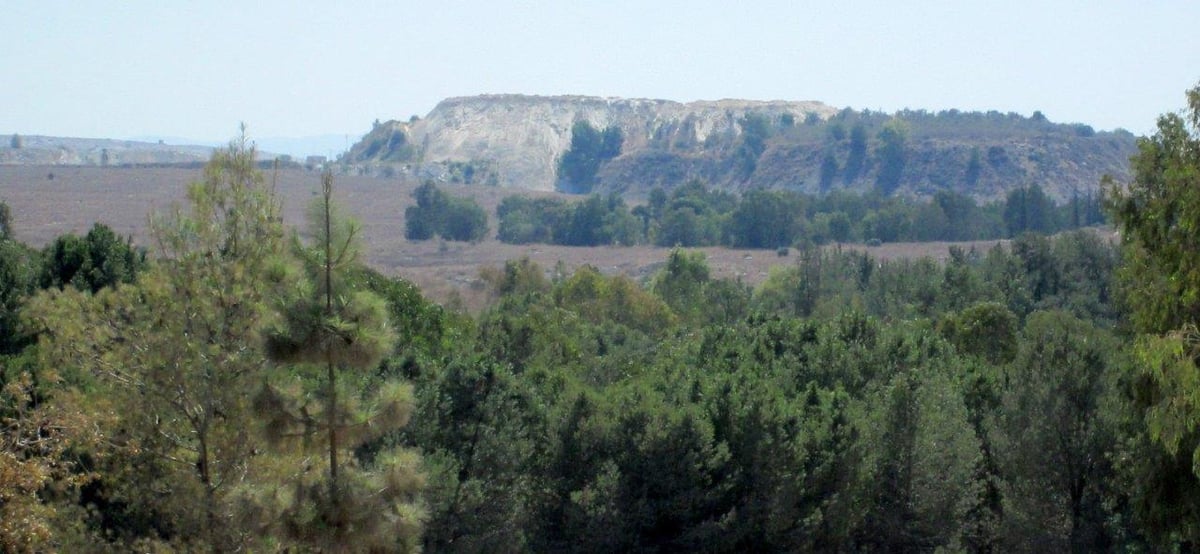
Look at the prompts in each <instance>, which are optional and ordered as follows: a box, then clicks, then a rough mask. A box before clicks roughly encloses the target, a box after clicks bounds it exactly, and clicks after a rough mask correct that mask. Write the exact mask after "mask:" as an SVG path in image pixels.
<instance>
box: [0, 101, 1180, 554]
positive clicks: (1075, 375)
mask: <svg viewBox="0 0 1200 554" xmlns="http://www.w3.org/2000/svg"><path fill="white" fill-rule="evenodd" d="M1188 103H1189V110H1188V111H1187V112H1186V114H1184V115H1177V114H1168V115H1165V116H1163V117H1162V118H1161V119H1160V120H1159V128H1158V132H1157V133H1156V134H1155V135H1153V136H1151V137H1149V138H1146V139H1143V140H1142V141H1141V142H1140V144H1139V153H1138V155H1137V156H1136V157H1135V158H1134V160H1133V169H1134V178H1133V180H1132V181H1131V182H1129V183H1110V184H1109V185H1108V189H1107V190H1108V201H1107V202H1108V206H1109V208H1110V213H1111V215H1112V217H1113V220H1114V222H1115V224H1116V226H1117V227H1118V228H1119V230H1120V231H1121V236H1122V237H1123V238H1122V241H1123V242H1122V243H1121V244H1119V245H1118V244H1113V243H1111V242H1109V241H1108V240H1106V239H1105V238H1103V237H1102V236H1101V235H1099V234H1097V233H1094V232H1092V231H1087V230H1081V231H1072V232H1065V233H1059V234H1057V235H1046V234H1039V233H1021V234H1019V235H1018V236H1017V237H1016V238H1015V239H1014V240H1013V241H1012V242H1011V244H1010V245H1008V246H997V247H995V248H992V249H990V250H987V251H974V250H962V249H956V250H954V251H953V252H952V255H951V256H950V257H949V259H948V260H946V261H945V262H944V263H939V262H936V261H933V260H929V259H921V260H900V261H883V260H877V259H872V258H871V257H870V256H867V255H864V254H862V253H858V252H851V251H842V250H839V249H837V248H817V247H806V248H802V249H800V251H799V253H798V254H797V255H796V256H794V257H793V258H791V259H790V260H789V263H788V264H787V265H784V266H782V267H780V268H779V269H778V270H776V272H774V273H772V274H771V275H770V276H769V278H768V279H767V280H766V281H765V282H764V283H763V284H762V285H760V286H758V287H756V288H753V289H751V288H749V287H747V286H746V285H744V284H742V283H740V282H737V281H731V280H724V279H717V278H714V277H713V276H712V275H710V273H709V270H708V267H707V265H706V263H705V259H704V257H703V255H702V254H700V253H695V252H689V251H688V250H685V249H682V248H677V249H675V250H672V251H671V252H670V254H669V255H668V257H667V259H666V260H665V264H664V267H663V269H662V270H661V271H660V272H659V273H658V274H657V275H655V276H654V277H653V278H652V279H650V280H649V281H648V282H646V283H637V282H634V281H632V280H630V279H628V278H626V277H622V276H607V275H603V274H601V273H600V272H599V271H597V270H596V269H594V268H590V267H586V266H585V267H583V268H581V269H579V270H578V271H576V272H574V273H573V274H570V275H561V274H558V273H557V272H556V273H555V276H554V277H553V278H548V277H547V271H546V268H540V267H538V266H536V265H535V264H533V263H531V262H529V261H528V260H512V261H510V262H508V263H507V264H506V265H505V266H504V267H503V268H501V269H497V270H495V271H492V272H488V273H487V274H486V277H487V280H488V282H489V283H490V286H491V288H492V291H493V294H494V299H493V302H492V304H491V306H490V307H489V308H487V309H486V310H484V311H483V312H482V313H480V314H478V315H471V314H463V313H456V312H453V311H449V310H447V309H444V308H442V307H441V306H438V305H436V304H434V303H431V302H430V301H428V300H427V299H425V298H424V297H423V296H422V295H421V292H420V291H419V290H417V289H416V288H415V287H414V286H412V285H411V284H409V283H408V282H406V281H404V280H402V279H397V278H389V277H386V276H383V275H381V274H379V273H377V272H375V271H373V270H371V269H370V268H367V267H365V266H363V265H362V264H361V263H359V262H358V261H357V256H356V252H357V250H356V248H357V247H356V244H357V242H356V237H357V233H358V227H357V226H356V225H355V224H354V223H353V221H352V220H351V219H349V218H347V217H344V216H342V215H341V214H339V213H338V212H337V210H336V206H333V205H332V204H331V200H330V198H331V196H332V195H331V190H332V187H333V186H335V185H334V183H333V179H332V176H329V175H326V176H325V177H323V180H322V182H321V190H322V191H323V194H321V195H319V197H318V198H317V202H316V203H315V204H314V206H313V211H312V215H311V216H310V221H309V227H308V228H307V231H305V232H302V233H299V234H293V233H289V232H288V231H286V229H285V227H284V226H283V222H282V221H281V219H280V217H279V205H278V201H277V199H275V198H274V197H273V196H272V193H271V188H270V187H268V186H265V184H264V178H263V176H262V174H261V173H260V172H259V170H258V169H257V168H256V166H255V165H254V164H253V155H254V153H253V150H252V149H249V148H247V147H246V144H245V142H244V141H240V142H235V143H233V144H232V145H231V146H230V148H229V149H227V150H225V151H222V152H220V153H218V154H216V155H215V156H214V158H213V160H212V161H211V162H210V164H209V166H208V167H207V169H206V172H205V176H204V178H203V179H202V180H200V181H198V182H196V183H194V184H192V185H191V186H190V187H189V189H188V191H187V199H188V201H187V203H186V204H185V205H182V206H179V207H177V208H176V209H174V210H172V211H169V212H167V213H164V214H160V215H159V216H158V217H156V218H155V219H154V220H153V224H152V229H153V233H152V234H153V237H154V239H155V240H154V242H153V244H154V250H152V251H150V252H143V251H141V250H140V249H138V248H137V247H135V246H134V245H132V244H131V243H130V242H129V241H125V240H121V239H120V238H119V237H117V236H116V235H115V234H114V233H113V232H112V231H111V229H108V228H106V227H104V226H101V225H97V226H95V227H94V228H93V229H92V230H91V231H90V232H89V233H88V234H87V235H86V236H85V237H78V236H72V235H68V236H64V237H61V238H60V239H59V240H57V241H54V242H53V243H52V244H51V245H49V246H47V247H46V248H45V249H43V250H40V251H39V250H35V249H32V248H30V247H28V246H26V245H24V244H22V243H21V242H20V241H19V239H20V237H17V236H13V233H12V225H11V222H12V220H14V219H19V218H20V217H21V214H20V213H9V210H8V209H7V208H6V207H3V205H0V283H2V285H3V286H2V287H0V339H2V342H0V354H2V355H3V357H2V358H0V361H2V363H3V373H2V385H3V387H2V389H0V424H2V425H3V428H4V431H3V434H2V435H0V549H3V550H5V551H14V552H22V551H30V552H36V551H139V552H141V551H147V552H149V551H154V552H167V551H180V552H188V551H219V552H232V551H300V552H308V551H314V552H315V551H321V552H331V551H332V552H336V551H355V552H360V551H361V552H367V551H372V552H376V551H377V552H386V551H408V552H411V551H417V550H424V551H429V552H563V551H581V552H676V551H704V552H733V551H748V552H794V551H878V552H884V551H886V552H893V551H904V552H907V551H935V550H939V549H940V550H943V551H987V552H1010V551H1016V552H1056V551H1087V552H1091V551H1132V552H1137V551H1179V552H1186V551H1192V550H1194V549H1195V548H1196V547H1197V544H1198V541H1200V504H1198V503H1197V502H1196V498H1197V497H1198V496H1197V495H1198V494H1200V462H1198V461H1197V460H1200V447H1198V446H1197V445H1198V444H1200V416H1198V415H1197V408H1196V407H1197V406H1200V381H1198V380H1197V375H1200V373H1198V372H1197V363H1198V361H1200V355H1198V352H1200V350H1198V347H1197V345H1198V344H1200V338H1198V337H1200V331H1198V330H1197V324H1198V322H1200V279H1198V278H1197V275H1200V245H1197V244H1196V241H1197V240H1198V239H1197V235H1196V233H1195V229H1196V227H1197V226H1198V225H1200V209H1198V208H1197V206H1200V186H1197V178H1198V177H1197V176H1198V175H1200V87H1197V88H1196V89H1193V90H1192V91H1190V92H1189V93H1188ZM695 193H696V194H703V193H704V189H703V187H701V188H700V189H698V190H696V191H695ZM426 194H429V195H431V198H432V199H433V200H437V201H441V200H444V199H441V200H439V198H440V197H437V195H436V194H434V193H433V191H426ZM595 198H596V199H597V200H588V201H585V202H584V203H581V204H580V206H586V205H588V203H596V204H597V205H598V207H596V208H595V209H596V210H602V209H607V208H609V207H610V206H612V205H613V203H614V202H617V203H619V201H615V200H613V199H605V198H601V197H595ZM669 200H670V199H667V201H665V202H664V203H663V206H664V207H665V206H667V205H669ZM707 201H708V200H706V202H707ZM714 201H717V202H719V201H728V202H730V203H731V204H733V205H734V207H732V208H730V210H729V212H728V213H732V212H733V211H735V210H736V209H738V208H739V207H741V205H743V204H745V203H746V202H747V200H746V199H745V198H743V199H741V200H740V201H739V202H734V201H733V200H732V199H727V200H720V199H717V200H714ZM812 201H820V200H812ZM435 203H436V202H435ZM589 209H592V208H589ZM733 219H734V218H733V217H732V216H731V217H730V220H733ZM630 220H631V221H632V222H633V223H634V224H635V225H633V226H632V227H631V228H632V229H633V230H634V231H639V230H641V231H643V232H644V224H643V226H639V225H638V224H639V223H641V222H640V221H639V220H638V219H637V218H636V216H634V215H633V214H632V212H630ZM773 245H774V244H767V246H773Z"/></svg>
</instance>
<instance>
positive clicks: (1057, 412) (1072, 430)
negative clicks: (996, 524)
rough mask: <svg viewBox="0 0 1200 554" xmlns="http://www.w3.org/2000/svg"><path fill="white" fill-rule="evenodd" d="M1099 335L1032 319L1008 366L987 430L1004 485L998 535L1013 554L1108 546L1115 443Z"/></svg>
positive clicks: (1065, 319)
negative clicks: (992, 431)
mask: <svg viewBox="0 0 1200 554" xmlns="http://www.w3.org/2000/svg"><path fill="white" fill-rule="evenodd" d="M1115 351H1116V346H1115V344H1114V342H1113V340H1112V338H1111V337H1110V336H1108V335H1107V333H1105V332H1103V331H1101V330H1099V329H1096V328H1095V327H1094V326H1092V325H1091V324H1089V323H1087V322H1085V321H1081V320H1079V319H1077V318H1075V317H1073V316H1071V315H1069V314H1065V313H1062V312H1037V313H1035V314H1033V315H1031V316H1030V317H1029V319H1028V321H1027V322H1026V324H1025V329H1024V330H1023V332H1022V338H1021V351H1020V353H1019V354H1018V356H1017V358H1016V360H1015V361H1014V363H1013V364H1012V365H1010V366H1008V368H1007V371H1006V374H1005V379H1004V382H1005V383H1007V387H1006V390H1005V391H1004V393H1003V395H1002V406H1001V409H1000V410H999V411H998V415H997V420H996V422H995V425H996V426H997V429H996V435H995V436H996V452H997V455H998V459H999V461H1000V466H1001V469H1002V471H1003V473H1004V475H1005V476H1006V479H1005V487H1004V496H1005V518H1004V523H1003V527H1004V529H1003V531H1002V532H1003V533H1004V534H1005V535H1006V539H1005V540H1006V541H1007V542H1008V544H1009V545H1010V546H1012V547H1014V548H1015V549H1018V550H1031V549H1040V548H1051V549H1053V550H1059V551H1066V550H1070V551H1074V552H1085V551H1096V550H1099V549H1103V548H1105V545H1107V544H1111V540H1112V539H1111V537H1110V536H1109V534H1110V532H1111V530H1110V529H1106V527H1107V525H1108V524H1109V522H1110V521H1111V519H1112V518H1113V514H1112V513H1111V510H1112V507H1111V505H1110V504H1108V503H1107V502H1106V498H1105V496H1106V493H1107V491H1106V490H1105V489H1106V486H1107V485H1106V482H1107V481H1109V480H1111V478H1112V477H1111V472H1112V470H1111V467H1110V466H1109V464H1108V461H1107V459H1106V456H1105V451H1106V449H1108V448H1111V445H1112V444H1113V442H1114V437H1113V431H1114V429H1113V418H1112V416H1111V414H1112V408H1113V407H1114V406H1113V405H1112V404H1111V402H1112V400H1111V392H1110V390H1111V389H1110V387H1111V385H1110V383H1111V382H1112V380H1111V378H1110V375H1109V372H1110V369H1109V368H1110V366H1111V364H1112V360H1113V359H1114V352H1115Z"/></svg>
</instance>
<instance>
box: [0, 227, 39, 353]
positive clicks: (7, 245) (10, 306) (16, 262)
mask: <svg viewBox="0 0 1200 554" xmlns="http://www.w3.org/2000/svg"><path fill="white" fill-rule="evenodd" d="M36 265H37V252H35V251H33V250H32V249H30V248H29V247H27V246H25V245H24V244H21V243H19V242H17V241H16V240H13V239H11V238H8V237H0V355H3V354H15V353H17V352H19V351H20V350H21V349H22V348H24V346H25V345H26V344H27V343H28V342H29V340H30V339H29V337H27V336H26V334H25V333H24V332H22V330H21V325H20V313H21V309H22V307H23V306H24V304H25V298H26V296H27V295H29V294H32V293H33V292H34V290H35V287H36V285H37V275H36V272H35V266H36Z"/></svg>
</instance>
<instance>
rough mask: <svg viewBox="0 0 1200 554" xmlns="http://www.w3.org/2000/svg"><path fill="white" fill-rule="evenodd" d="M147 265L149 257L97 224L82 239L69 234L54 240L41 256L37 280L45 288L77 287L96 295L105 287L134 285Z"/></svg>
mask: <svg viewBox="0 0 1200 554" xmlns="http://www.w3.org/2000/svg"><path fill="white" fill-rule="evenodd" d="M145 265H146V253H145V252H144V251H139V250H138V249H136V248H134V247H133V244H132V240H131V239H126V240H124V241H122V240H120V239H119V238H118V237H117V235H116V233H114V232H113V230H112V229H110V228H109V227H108V226H106V225H104V224H101V223H97V224H95V225H93V226H92V229H91V230H90V231H88V233H87V235H86V236H84V237H83V238H80V237H78V236H76V235H75V234H67V235H62V236H60V237H58V238H57V239H54V242H53V243H52V244H50V245H48V246H47V247H46V249H45V250H44V251H43V252H42V269H41V273H40V275H39V276H38V282H39V285H40V286H41V287H42V288H50V287H57V288H60V289H61V288H63V287H66V286H74V287H75V288H78V289H80V290H86V291H89V292H93V293H94V292H97V291H99V290H100V289H102V288H104V287H115V286H117V285H118V284H120V283H132V282H133V280H134V277H135V276H136V275H137V273H138V272H139V271H140V270H141V269H142V268H144V267H145Z"/></svg>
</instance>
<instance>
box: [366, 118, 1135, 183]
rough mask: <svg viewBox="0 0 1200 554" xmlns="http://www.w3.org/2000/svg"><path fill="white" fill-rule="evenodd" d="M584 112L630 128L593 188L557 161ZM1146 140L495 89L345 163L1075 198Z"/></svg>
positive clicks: (398, 126) (598, 165)
mask: <svg viewBox="0 0 1200 554" xmlns="http://www.w3.org/2000/svg"><path fill="white" fill-rule="evenodd" d="M579 122H584V123H586V124H587V126H588V127H590V128H591V129H592V130H593V131H595V132H596V133H600V132H602V131H603V130H604V129H616V130H619V131H620V136H621V138H622V139H623V140H622V141H621V142H620V149H619V153H616V155H615V156H607V157H602V158H601V159H599V160H590V161H589V160H588V159H587V156H583V157H582V159H584V160H585V162H587V163H590V164H591V166H594V167H590V166H589V167H588V168H587V171H586V173H587V177H588V179H587V183H585V184H584V185H582V186H581V185H580V184H579V183H571V182H569V179H568V178H567V177H569V176H564V175H560V174H559V171H558V169H559V164H560V161H561V160H562V159H563V156H564V154H566V153H567V152H569V151H571V147H572V144H571V143H572V134H573V133H572V130H573V127H575V126H576V124H577V123H579ZM596 136H599V135H596ZM1135 149H1136V138H1135V137H1134V136H1133V135H1132V134H1131V133H1128V132H1125V131H1116V132H1096V131H1095V130H1093V129H1092V128H1091V127H1089V126H1087V125H1083V124H1056V123H1052V122H1050V121H1048V120H1047V119H1046V118H1045V117H1043V116H1042V115H1041V114H1040V113H1035V114H1034V115H1033V116H1032V117H1023V116H1021V115H1018V114H1011V113H1010V114H1004V113H1000V112H987V113H978V112H971V113H968V112H959V111H956V110H950V111H944V112H938V113H930V112H925V111H903V112H899V113H895V114H887V113H882V112H870V111H854V110H850V109H841V110H839V109H837V108H834V107H832V106H828V105H826V104H822V103H820V102H785V101H772V102H760V101H749V100H720V101H713V102H692V103H687V104H682V103H678V102H671V101H666V100H644V99H620V98H598V97H588V96H554V97H541V96H523V95H484V96H474V97H463V98H451V99H447V100H444V101H443V102H441V103H440V104H438V105H437V107H435V108H434V109H433V111H431V112H430V113H429V115H427V116H426V117H425V118H423V119H420V118H413V119H411V120H409V121H388V122H384V123H378V122H377V123H376V124H375V125H374V127H373V128H372V130H371V131H370V132H369V133H367V135H366V136H364V137H363V138H362V139H361V140H360V141H359V142H358V143H356V144H355V145H353V146H352V147H351V148H350V150H349V152H347V154H346V155H345V157H344V158H343V161H347V162H349V163H353V164H358V165H360V166H361V167H362V168H364V169H365V170H368V171H385V172H397V171H398V172H402V173H406V174H408V175H411V176H413V177H416V178H419V179H434V180H442V181H450V182H465V183H478V184H492V185H499V186H505V187H521V188H528V189H534V190H552V189H555V188H559V189H572V190H580V189H582V190H583V191H588V190H593V191H600V192H608V191H612V192H621V193H627V194H632V195H635V196H636V195H642V194H644V193H645V192H646V191H647V190H649V188H651V187H654V186H662V187H664V188H667V189H670V188H673V187H675V186H678V185H680V184H683V183H686V182H687V181H690V180H692V179H699V180H701V181H703V182H705V183H708V184H710V185H712V186H715V187H718V188H721V189H725V190H731V191H741V190H746V189H750V188H759V187H766V188H782V189H793V190H799V191H804V192H808V193H818V192H822V191H824V190H832V189H841V188H845V189H851V190H858V191H868V190H879V191H881V192H883V193H885V194H898V195H908V196H928V195H931V194H932V193H933V192H936V191H938V190H954V191H956V192H961V193H964V194H967V195H970V196H972V197H974V198H977V199H980V200H991V199H997V198H1001V197H1003V196H1004V195H1005V194H1006V192H1007V191H1009V190H1011V189H1013V188H1017V187H1020V186H1024V185H1029V184H1038V185H1041V186H1042V187H1043V189H1045V190H1046V192H1047V193H1048V194H1049V195H1050V196H1052V197H1054V198H1056V199H1058V200H1064V199H1067V198H1069V197H1070V196H1071V195H1073V194H1075V193H1080V194H1083V193H1088V192H1094V191H1096V190H1097V189H1098V188H1099V183H1100V179H1101V178H1102V177H1103V176H1104V175H1105V174H1111V175H1113V176H1114V177H1116V178H1118V179H1123V178H1126V177H1127V176H1128V172H1129V169H1128V159H1129V156H1130V155H1132V154H1133V153H1134V151H1135ZM580 158H581V157H580V156H574V157H572V158H570V159H571V160H576V159H580Z"/></svg>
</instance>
